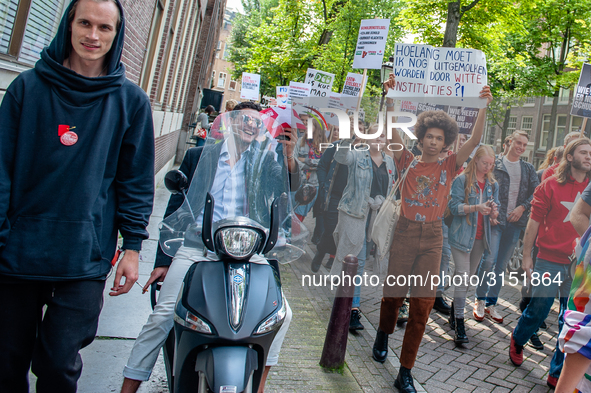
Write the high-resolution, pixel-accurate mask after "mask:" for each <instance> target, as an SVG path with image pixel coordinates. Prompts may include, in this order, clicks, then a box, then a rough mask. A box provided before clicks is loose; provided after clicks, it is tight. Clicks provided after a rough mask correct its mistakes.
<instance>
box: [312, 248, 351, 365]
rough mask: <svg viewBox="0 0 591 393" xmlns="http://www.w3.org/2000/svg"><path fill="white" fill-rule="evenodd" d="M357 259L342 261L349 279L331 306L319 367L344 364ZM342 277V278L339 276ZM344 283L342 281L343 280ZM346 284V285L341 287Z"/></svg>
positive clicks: (339, 288)
mask: <svg viewBox="0 0 591 393" xmlns="http://www.w3.org/2000/svg"><path fill="white" fill-rule="evenodd" d="M358 264H359V263H358V261H357V257H356V256H354V255H350V254H349V255H347V256H346V257H345V260H344V261H343V272H344V273H345V276H349V277H351V280H350V281H349V282H347V283H344V282H343V283H341V285H340V286H339V287H338V288H337V293H336V296H335V299H334V303H333V305H332V312H331V314H330V320H329V321H328V329H327V330H326V338H325V339H324V348H323V349H322V356H321V358H320V365H321V366H322V367H326V368H339V367H341V366H342V365H343V364H344V363H345V352H346V351H347V335H348V334H349V320H350V319H351V304H352V303H353V291H354V289H355V286H354V285H353V282H352V281H353V277H354V276H355V275H356V274H357V265H358ZM341 277H342V276H341ZM343 281H344V280H343ZM343 284H346V285H343Z"/></svg>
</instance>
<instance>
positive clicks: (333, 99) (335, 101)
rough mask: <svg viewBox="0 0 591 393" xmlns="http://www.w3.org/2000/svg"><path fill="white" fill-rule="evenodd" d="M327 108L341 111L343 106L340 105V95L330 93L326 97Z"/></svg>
mask: <svg viewBox="0 0 591 393" xmlns="http://www.w3.org/2000/svg"><path fill="white" fill-rule="evenodd" d="M328 108H332V109H343V105H342V104H341V94H339V93H335V92H332V91H331V92H330V94H329V96H328Z"/></svg>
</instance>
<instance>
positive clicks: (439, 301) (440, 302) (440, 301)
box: [433, 292, 451, 315]
mask: <svg viewBox="0 0 591 393" xmlns="http://www.w3.org/2000/svg"><path fill="white" fill-rule="evenodd" d="M433 308H434V309H435V310H437V311H439V312H440V313H442V314H445V315H449V312H450V310H451V307H450V305H449V304H447V302H446V301H445V299H444V298H443V293H441V292H437V297H436V298H435V304H434V305H433Z"/></svg>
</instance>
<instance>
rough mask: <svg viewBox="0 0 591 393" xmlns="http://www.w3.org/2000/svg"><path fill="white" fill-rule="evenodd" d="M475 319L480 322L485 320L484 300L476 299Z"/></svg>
mask: <svg viewBox="0 0 591 393" xmlns="http://www.w3.org/2000/svg"><path fill="white" fill-rule="evenodd" d="M474 319H475V320H477V321H478V322H480V321H483V320H484V300H478V299H476V300H475V301H474Z"/></svg>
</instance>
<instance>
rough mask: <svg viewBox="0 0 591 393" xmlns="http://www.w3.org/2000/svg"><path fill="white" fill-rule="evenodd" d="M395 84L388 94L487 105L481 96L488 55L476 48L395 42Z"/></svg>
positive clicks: (453, 103)
mask: <svg viewBox="0 0 591 393" xmlns="http://www.w3.org/2000/svg"><path fill="white" fill-rule="evenodd" d="M394 74H395V75H396V87H395V88H394V89H390V90H389V91H388V97H391V98H403V99H408V100H411V101H418V102H429V103H432V104H439V103H441V104H444V105H455V106H467V105H469V106H472V107H476V108H484V107H485V106H486V99H481V98H478V96H479V95H480V91H481V90H482V88H483V87H484V86H485V85H486V84H487V75H488V73H487V70H486V57H485V55H484V53H483V52H481V51H479V50H476V49H465V48H435V47H433V46H430V45H415V44H396V48H395V50H394Z"/></svg>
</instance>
